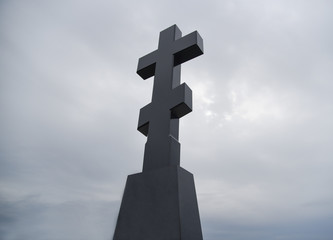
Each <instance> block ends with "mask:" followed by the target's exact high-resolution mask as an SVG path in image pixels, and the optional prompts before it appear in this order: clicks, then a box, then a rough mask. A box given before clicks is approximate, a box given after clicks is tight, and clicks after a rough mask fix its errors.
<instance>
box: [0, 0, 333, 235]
mask: <svg viewBox="0 0 333 240" xmlns="http://www.w3.org/2000/svg"><path fill="white" fill-rule="evenodd" d="M330 9H332V3H331V2H329V1H316V2H314V1H313V2H312V1H302V2H299V1H275V2H273V1H269V2H268V1H259V0H258V1H251V2H249V1H205V2H199V1H191V2H189V1H182V2H175V1H168V2H157V1H144V2H142V1H141V2H138V1H128V2H121V1H113V2H110V1H102V0H101V1H97V2H96V1H95V2H89V1H85V2H82V1H75V0H72V1H64V2H62V1H60V2H59V1H57V2H43V1H29V2H24V1H3V2H2V3H1V4H0V50H1V53H2V54H1V57H0V63H1V64H0V108H1V113H2V114H1V124H0V131H1V137H0V164H1V168H0V179H1V181H0V196H1V198H0V199H1V204H0V208H1V214H0V216H1V217H0V222H1V228H0V238H1V239H5V240H9V239H91V238H92V237H93V238H94V239H110V238H111V236H112V234H113V228H114V224H115V221H116V217H117V212H118V210H119V205H120V200H121V196H122V192H123V187H124V185H125V180H126V176H127V175H128V174H132V173H136V172H139V171H141V168H142V159H143V148H144V143H145V137H144V136H143V135H141V134H140V133H139V132H137V131H136V125H137V119H138V112H139V109H140V108H141V107H142V106H144V105H145V104H147V103H148V102H150V100H151V91H152V90H151V89H152V84H153V79H148V80H146V81H142V79H140V77H138V76H137V75H136V73H135V71H136V65H137V60H138V58H139V57H141V56H143V55H145V54H147V53H149V52H150V51H152V50H154V49H155V48H156V47H157V41H158V33H159V32H160V31H161V30H163V29H164V28H166V27H168V26H170V25H172V24H174V23H177V24H178V26H179V27H180V29H181V30H182V31H183V34H184V35H185V34H187V33H190V32H191V31H193V30H198V31H199V32H200V34H201V35H202V37H203V38H204V43H205V55H203V56H201V57H200V58H198V59H194V60H192V61H190V62H188V63H185V64H184V66H183V68H182V80H183V81H185V82H187V84H188V85H189V86H190V87H191V88H192V90H193V94H194V111H193V113H191V114H190V115H188V116H186V117H184V118H183V119H182V120H181V129H180V141H181V143H182V160H181V161H182V162H181V165H182V166H183V167H184V168H186V169H187V170H189V171H191V172H193V173H194V176H195V181H196V187H197V194H198V200H199V206H200V213H201V221H202V226H203V232H204V236H205V239H207V240H215V239H235V240H236V239H244V238H249V239H293V240H295V239H296V240H297V239H313V240H314V239H316V240H317V239H323V240H325V239H331V238H332V235H333V233H332V230H331V229H332V225H331V224H330V223H331V222H332V216H333V191H332V190H331V186H330V185H331V183H332V181H333V178H332V174H331V172H332V169H333V162H332V156H333V152H332V148H331V143H332V141H333V139H332V130H333V129H332V124H331V122H332V120H333V107H332V95H331V89H332V87H333V86H332V80H331V78H332V77H331V76H332V75H333V66H332V64H333V48H332V44H331V43H332V42H333V41H332V40H333V39H332V38H333V34H332V31H330V30H329V29H330V27H331V22H332V16H331V13H330Z"/></svg>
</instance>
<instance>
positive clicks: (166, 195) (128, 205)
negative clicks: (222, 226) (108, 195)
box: [113, 166, 202, 240]
mask: <svg viewBox="0 0 333 240" xmlns="http://www.w3.org/2000/svg"><path fill="white" fill-rule="evenodd" d="M113 240H202V232H201V224H200V218H199V211H198V204H197V198H196V193H195V186H194V180H193V175H192V174H191V173H190V172H188V171H186V170H185V169H183V168H181V167H179V166H170V167H166V168H161V169H156V170H153V171H145V172H142V173H137V174H133V175H129V176H128V178H127V182H126V187H125V191H124V195H123V200H122V203H121V207H120V211H119V216H118V220H117V225H116V229H115V233H114V236H113Z"/></svg>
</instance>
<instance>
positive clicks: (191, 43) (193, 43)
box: [137, 25, 203, 171]
mask: <svg viewBox="0 0 333 240" xmlns="http://www.w3.org/2000/svg"><path fill="white" fill-rule="evenodd" d="M201 54H203V41H202V38H201V36H200V35H199V33H198V32H197V31H195V32H192V33H190V34H188V35H186V36H184V37H182V33H181V31H180V30H179V28H178V27H177V25H173V26H171V27H169V28H167V29H165V30H164V31H162V32H161V33H160V38H159V43H158V49H157V50H155V51H153V52H151V53H149V54H147V55H146V56H144V57H141V58H140V59H139V63H138V70H137V73H138V74H139V75H140V76H141V77H142V78H143V79H144V80H145V79H147V78H150V77H152V76H155V77H154V86H153V95H152V101H151V103H149V104H148V105H146V106H144V107H143V108H141V109H140V115H139V123H138V130H139V131H140V132H141V133H143V134H144V135H145V136H147V142H146V145H145V153H144V162H143V171H149V170H153V169H157V168H162V167H167V166H170V165H179V162H180V143H179V142H178V135H179V118H181V117H182V116H184V115H186V114H187V113H189V112H191V111H192V91H191V89H190V88H189V87H188V86H187V85H186V83H183V84H181V85H180V64H182V63H184V62H186V61H188V60H191V59H192V58H195V57H197V56H200V55H201Z"/></svg>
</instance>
